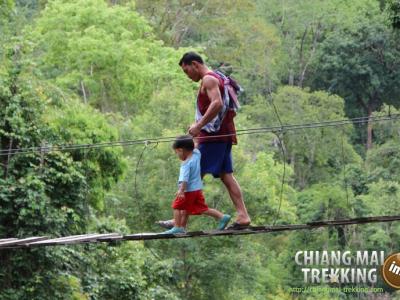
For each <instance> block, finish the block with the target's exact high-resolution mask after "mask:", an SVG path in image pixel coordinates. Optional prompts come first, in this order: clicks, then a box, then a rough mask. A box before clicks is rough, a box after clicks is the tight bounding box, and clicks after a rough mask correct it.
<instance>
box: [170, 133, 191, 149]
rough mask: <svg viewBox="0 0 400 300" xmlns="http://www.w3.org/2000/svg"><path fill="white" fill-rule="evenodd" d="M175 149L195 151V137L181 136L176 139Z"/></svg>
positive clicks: (173, 145) (173, 146)
mask: <svg viewBox="0 0 400 300" xmlns="http://www.w3.org/2000/svg"><path fill="white" fill-rule="evenodd" d="M172 148H173V149H178V148H182V149H185V150H188V151H193V149H194V142H193V137H192V136H191V135H181V136H178V137H177V138H176V139H175V142H174V143H173V144H172Z"/></svg>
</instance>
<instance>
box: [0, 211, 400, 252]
mask: <svg viewBox="0 0 400 300" xmlns="http://www.w3.org/2000/svg"><path fill="white" fill-rule="evenodd" d="M399 220H400V215H399V216H377V217H363V218H354V219H341V220H327V221H324V220H322V221H315V222H309V223H306V224H292V225H288V224H285V225H274V226H271V225H266V226H249V227H248V228H244V229H239V230H233V229H226V230H211V231H192V232H187V233H184V234H163V233H160V232H158V233H154V232H150V233H145V232H144V233H136V234H128V235H125V236H122V235H120V234H119V233H106V234H98V233H92V234H82V235H73V236H66V237H59V238H53V239H48V238H47V237H30V238H25V239H17V238H5V239H0V248H9V247H13V248H15V247H30V246H50V245H67V244H76V243H92V242H112V241H118V240H125V241H129V240H134V241H137V240H154V239H176V238H194V237H211V236H236V235H247V234H259V233H272V232H281V231H294V230H313V229H316V228H320V227H332V226H347V225H353V224H367V223H377V222H393V221H399Z"/></svg>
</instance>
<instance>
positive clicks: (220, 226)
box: [217, 215, 231, 230]
mask: <svg viewBox="0 0 400 300" xmlns="http://www.w3.org/2000/svg"><path fill="white" fill-rule="evenodd" d="M230 220H231V216H230V215H224V216H223V217H222V218H221V220H219V223H218V227H217V229H218V230H224V229H225V227H226V225H228V223H229V221H230Z"/></svg>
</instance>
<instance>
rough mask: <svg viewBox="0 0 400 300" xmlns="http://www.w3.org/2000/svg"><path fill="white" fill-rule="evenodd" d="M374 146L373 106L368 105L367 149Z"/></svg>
mask: <svg viewBox="0 0 400 300" xmlns="http://www.w3.org/2000/svg"><path fill="white" fill-rule="evenodd" d="M371 148H372V107H371V105H368V125H367V150H369V149H371Z"/></svg>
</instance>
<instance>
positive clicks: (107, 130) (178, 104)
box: [0, 0, 400, 300]
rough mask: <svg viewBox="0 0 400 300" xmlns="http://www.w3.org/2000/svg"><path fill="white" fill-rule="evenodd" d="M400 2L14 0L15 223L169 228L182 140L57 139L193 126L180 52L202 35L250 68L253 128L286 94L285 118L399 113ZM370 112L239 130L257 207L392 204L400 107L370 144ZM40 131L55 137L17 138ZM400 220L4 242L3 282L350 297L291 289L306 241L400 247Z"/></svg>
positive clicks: (6, 213) (12, 226)
mask: <svg viewBox="0 0 400 300" xmlns="http://www.w3.org/2000/svg"><path fill="white" fill-rule="evenodd" d="M393 5H395V1H389V2H388V3H387V5H385V3H383V1H376V0H355V1H352V2H349V1H342V0H333V1H317V0H306V1H300V2H299V1H292V0H289V1H284V2H282V1H277V0H276V1H275V0H272V1H268V3H267V2H266V1H248V0H243V1H231V2H229V3H227V2H226V1H221V0H216V1H201V2H200V1H196V2H195V3H193V1H183V0H182V1H181V0H179V1H177V0H176V1H175V0H174V1H166V0H157V1H151V2H150V1H142V0H137V1H136V3H135V4H134V3H133V1H125V0H122V1H102V0H89V1H83V0H73V1H61V0H52V1H43V0H39V1H25V0H21V1H2V2H0V33H1V35H0V41H1V43H0V44H1V46H0V61H1V63H0V148H1V151H2V153H1V154H6V155H1V156H0V163H1V165H0V168H1V172H0V207H1V210H0V238H6V237H28V236H50V237H57V236H64V235H71V234H82V233H87V232H99V233H109V232H119V233H121V234H128V233H132V232H144V231H159V230H160V231H161V229H160V228H158V227H157V226H156V225H155V224H154V221H156V220H159V219H167V218H170V217H171V208H170V204H171V201H172V199H173V197H174V194H175V192H176V181H177V175H178V170H179V163H180V161H179V160H178V159H177V158H176V156H175V154H174V152H173V151H172V149H171V145H170V144H169V143H159V144H155V143H143V144H139V145H130V146H124V147H104V148H103V147H102V148H91V149H76V150H68V151H51V152H49V151H48V150H47V149H46V147H47V146H60V145H65V144H68V145H72V144H81V145H83V144H94V143H108V142H111V141H117V140H136V139H149V138H152V137H160V136H163V137H173V136H176V135H179V134H183V133H185V132H186V131H187V128H188V126H189V125H190V124H191V123H192V122H193V115H194V107H195V99H196V92H197V88H198V84H197V83H193V82H191V81H190V80H189V79H188V78H186V76H185V75H184V74H183V72H181V70H180V68H179V66H178V64H177V63H178V61H179V59H180V57H181V55H182V54H183V53H184V52H186V51H188V50H189V49H191V50H192V49H195V50H196V51H199V52H200V53H201V54H202V55H203V56H204V57H205V58H206V60H207V64H209V65H210V66H211V67H216V66H218V65H219V64H220V63H222V62H223V63H224V66H223V68H224V70H225V71H226V72H228V73H231V74H233V75H234V76H235V77H236V78H237V79H238V81H239V82H240V83H241V84H242V85H243V86H244V88H245V94H244V95H243V96H242V98H241V99H240V100H241V102H242V104H243V106H242V110H240V111H239V114H238V116H237V117H236V119H235V123H236V126H237V128H238V129H245V128H256V127H267V126H280V123H279V121H278V119H277V116H276V114H275V107H274V106H273V105H272V104H274V105H275V106H276V109H277V111H278V113H279V116H280V119H281V121H282V123H283V124H301V123H314V122H322V121H327V120H339V119H346V116H349V117H350V116H358V115H365V114H366V113H368V114H369V115H371V114H372V115H376V116H384V115H385V116H386V115H390V114H397V113H398V111H397V109H396V108H394V107H398V106H399V101H398V97H397V94H398V90H397V86H398V84H397V82H398V79H399V78H398V75H399V72H398V70H399V68H398V62H399V61H398V59H397V58H398V56H399V55H398V54H399V53H398V41H397V38H398V37H397V35H396V33H395V32H393V31H391V29H389V28H388V27H389V26H388V27H386V25H388V24H389V23H390V24H392V25H395V23H396V17H395V12H396V7H395V6H393ZM391 13H393V14H391ZM385 24H386V25H385ZM182 47H185V48H182ZM282 84H288V86H285V85H282ZM293 85H296V86H298V87H293ZM305 86H312V87H313V88H314V89H316V88H318V89H326V91H323V90H322V91H311V90H310V89H309V88H303V87H305ZM332 92H334V93H337V94H338V95H340V96H336V95H333V94H332ZM341 97H342V98H341ZM343 99H344V100H343ZM368 108H369V110H368ZM362 126H364V125H362ZM360 128H362V129H361V130H364V129H363V127H360ZM360 128H359V127H355V128H354V127H353V126H351V125H346V126H343V127H326V128H315V129H304V130H298V131H285V132H283V133H280V132H276V133H268V134H266V133H258V134H252V135H240V136H239V144H238V146H235V147H234V148H233V158H234V162H235V177H236V178H237V180H238V182H239V183H240V185H241V187H242V192H243V195H244V199H245V203H246V206H247V208H248V210H249V212H250V216H251V218H252V222H253V224H254V225H266V224H274V223H277V224H288V223H290V224H292V223H305V222H310V221H320V220H326V219H340V218H345V217H346V218H347V217H363V216H373V215H392V214H395V211H396V209H398V204H399V203H398V202H399V201H398V199H399V195H398V191H399V181H400V177H399V176H400V174H399V171H398V170H399V167H400V166H399V161H400V157H398V156H399V155H398V154H397V152H398V151H397V150H398V147H397V145H398V142H399V131H398V121H390V122H380V123H379V124H375V123H374V126H373V130H370V131H369V134H370V135H371V137H373V138H374V147H372V148H371V149H369V151H368V152H367V153H366V155H365V157H360V156H359V155H358V154H357V153H356V150H357V152H359V153H363V150H362V148H363V143H364V140H363V139H364V135H365V134H364V133H362V131H360ZM360 132H361V133H362V134H360ZM363 134H364V135H363ZM281 146H282V147H283V148H284V152H285V155H282V153H281ZM29 147H41V149H39V150H38V151H35V152H29V153H24V154H14V153H12V152H10V150H9V149H14V148H15V149H21V148H29ZM284 160H285V164H284V163H283V162H284ZM284 169H285V178H284V179H285V180H284V182H283V173H284ZM204 181H205V187H204V193H205V197H206V201H207V203H208V204H209V206H210V207H214V208H217V209H219V210H221V211H222V212H224V213H229V214H232V215H233V216H235V210H234V207H233V205H232V203H231V200H230V197H229V195H228V193H227V192H226V189H225V187H224V186H223V184H222V183H221V182H220V180H215V179H213V178H212V177H211V176H206V177H205V180H204ZM281 189H282V190H281ZM281 191H282V195H281ZM278 212H279V215H278ZM215 226H216V222H215V220H213V219H211V218H207V217H193V218H191V219H190V221H189V230H212V229H213V228H215ZM399 226H400V225H398V224H397V223H395V222H392V223H385V224H374V225H363V226H352V227H343V228H341V227H335V228H321V229H316V230H312V231H296V232H291V233H286V232H282V233H276V234H265V235H261V234H260V235H253V236H234V237H226V238H223V237H216V238H204V239H179V240H161V241H146V242H145V243H137V242H135V243H132V242H113V243H107V244H106V243H104V244H102V243H99V244H86V245H76V246H60V247H47V248H39V247H38V248H32V249H3V250H1V251H0V260H1V262H2V268H1V270H0V298H1V299H10V300H11V299H12V300H17V299H34V300H36V299H49V300H50V299H51V300H53V299H56V300H57V299H93V300H96V299H99V300H100V299H146V300H147V299H194V300H197V299H199V300H200V299H201V300H203V299H248V300H250V299H251V300H259V299H260V300H261V299H293V298H299V299H336V298H340V297H342V295H340V296H338V295H330V294H327V293H319V294H313V295H294V294H293V293H290V292H289V290H288V288H289V287H303V286H305V284H304V282H303V280H302V279H303V276H302V274H301V272H300V270H299V268H298V266H297V265H296V264H295V262H294V260H293V255H294V253H296V252H297V251H299V250H305V249H313V250H322V249H323V250H328V249H329V250H330V249H332V250H338V249H346V250H347V249H351V250H353V249H355V250H360V249H363V250H364V249H365V250H381V249H382V250H385V251H386V252H387V253H389V252H394V251H397V250H396V249H398V248H399V246H400V245H399V243H398V242H397V241H398V240H399V237H398V232H399ZM377 285H378V286H383V283H381V282H378V284H377ZM387 292H388V293H389V294H390V297H396V295H395V293H393V292H391V291H389V290H388V291H387ZM357 296H358V298H360V297H362V296H363V295H354V297H353V296H350V295H347V296H346V297H347V298H348V299H355V297H357ZM334 297H336V298H334Z"/></svg>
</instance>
